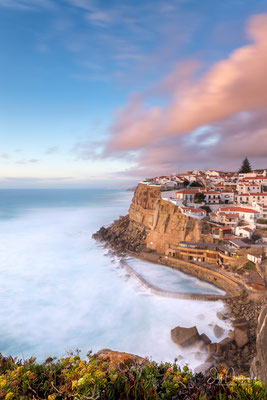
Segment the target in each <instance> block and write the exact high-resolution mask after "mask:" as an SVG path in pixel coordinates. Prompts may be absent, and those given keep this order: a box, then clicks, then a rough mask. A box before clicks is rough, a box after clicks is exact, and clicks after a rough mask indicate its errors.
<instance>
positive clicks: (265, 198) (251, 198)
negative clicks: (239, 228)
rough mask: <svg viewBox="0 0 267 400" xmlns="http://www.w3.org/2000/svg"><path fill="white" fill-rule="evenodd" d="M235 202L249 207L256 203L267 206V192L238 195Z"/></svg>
mask: <svg viewBox="0 0 267 400" xmlns="http://www.w3.org/2000/svg"><path fill="white" fill-rule="evenodd" d="M235 202H236V203H240V204H251V205H252V204H253V203H258V204H261V205H266V206H267V192H264V193H250V194H238V195H236V196H235Z"/></svg>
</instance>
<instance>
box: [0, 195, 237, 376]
mask: <svg viewBox="0 0 267 400" xmlns="http://www.w3.org/2000/svg"><path fill="white" fill-rule="evenodd" d="M131 197H132V193H131V192H125V191H119V190H93V189H92V190H63V189H62V190H61V189H58V190H0V352H1V353H2V354H4V355H12V356H17V357H19V358H23V357H24V358H29V357H31V356H34V357H37V358H38V360H40V361H42V360H44V359H45V358H46V357H48V356H57V357H60V356H64V355H65V354H66V352H69V351H75V350H76V349H78V350H81V354H82V356H83V357H85V356H86V354H87V352H88V351H89V350H92V351H93V352H96V351H98V350H100V349H102V348H110V349H113V350H118V351H126V352H131V353H135V354H138V355H140V356H147V357H151V358H152V359H154V360H156V361H173V360H174V358H175V357H177V356H179V355H180V356H182V357H183V359H182V360H181V363H182V364H185V363H188V364H189V366H191V367H192V368H193V367H194V366H196V365H197V364H199V361H196V360H195V357H194V349H186V350H181V349H179V348H178V347H177V346H176V345H175V344H174V343H173V342H172V341H171V337H170V330H171V329H172V328H174V327H175V326H177V325H180V326H185V327H191V326H193V325H196V326H197V327H198V330H199V333H203V332H204V333H206V334H207V335H208V336H209V337H210V338H211V339H212V340H215V336H214V332H213V326H214V325H215V324H216V323H218V324H219V325H220V326H222V327H223V328H224V329H225V335H226V332H227V329H229V324H227V322H225V321H220V320H218V318H217V316H216V313H217V311H221V310H222V309H223V303H222V302H220V301H219V302H202V301H189V300H178V299H169V298H163V297H158V296H156V295H152V294H150V293H148V292H147V291H146V290H145V289H144V288H143V287H142V286H141V285H140V284H138V283H137V282H136V281H135V279H134V278H131V277H129V275H128V274H127V273H126V272H125V270H124V269H123V268H121V267H120V263H119V260H118V259H117V257H116V256H114V255H112V254H111V253H110V252H109V251H108V249H106V248H105V247H104V246H103V244H100V243H98V242H96V241H95V240H93V239H92V238H91V235H92V234H93V233H94V232H95V231H96V230H98V229H99V228H100V227H101V226H102V225H108V224H110V223H111V222H112V221H113V220H114V219H115V218H117V217H119V216H120V215H124V214H126V213H127V210H128V208H129V205H130V201H131ZM134 264H135V267H136V268H137V269H138V272H139V273H141V274H142V272H143V273H144V276H145V278H146V280H148V281H149V280H150V279H151V283H153V284H156V285H157V283H158V284H160V282H161V283H162V284H163V285H164V288H168V287H169V288H170V290H172V291H173V290H176V289H177V291H181V290H183V291H185V292H186V291H187V292H192V291H193V290H194V289H195V290H196V292H197V293H220V290H219V289H217V288H216V287H214V286H212V285H209V284H206V283H203V281H200V280H198V279H197V278H193V277H189V276H188V275H185V274H181V273H179V272H178V271H172V273H173V272H174V273H175V274H174V275H170V270H169V269H168V268H166V269H164V267H160V268H159V269H157V268H156V267H157V266H152V267H151V265H150V264H147V263H144V262H143V261H134Z"/></svg>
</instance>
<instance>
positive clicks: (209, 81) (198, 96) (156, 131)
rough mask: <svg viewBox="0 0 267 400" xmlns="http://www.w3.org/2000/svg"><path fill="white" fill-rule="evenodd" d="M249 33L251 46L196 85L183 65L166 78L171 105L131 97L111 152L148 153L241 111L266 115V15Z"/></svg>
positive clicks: (255, 18)
mask: <svg viewBox="0 0 267 400" xmlns="http://www.w3.org/2000/svg"><path fill="white" fill-rule="evenodd" d="M247 34H248V38H249V40H250V41H251V44H249V45H246V46H243V47H240V48H238V49H236V50H235V51H233V52H232V53H231V54H230V55H229V57H228V58H227V59H225V60H222V61H220V62H217V63H215V64H214V65H213V66H212V67H211V68H210V70H209V71H208V72H206V73H205V74H204V75H202V76H201V77H200V78H199V79H198V80H197V81H196V80H195V81H193V82H192V79H191V81H190V79H189V78H188V73H187V72H188V71H189V67H188V66H184V65H183V66H182V67H181V66H180V67H179V69H177V70H176V71H174V73H173V74H172V77H170V78H168V77H167V78H166V79H165V80H164V81H163V82H162V83H161V84H160V85H159V86H161V87H162V90H164V87H165V88H166V91H168V92H171V94H170V95H169V97H168V102H167V105H165V106H154V107H150V108H148V107H145V105H144V97H145V94H143V95H135V96H133V97H131V98H130V101H129V102H128V104H127V105H126V106H125V107H124V108H123V109H121V110H119V111H118V113H117V115H116V118H115V122H114V124H113V126H112V136H111V139H110V141H109V143H108V146H107V149H108V151H109V152H115V151H127V150H131V149H144V148H146V147H147V146H151V145H152V144H154V143H156V142H157V141H158V140H160V139H162V138H166V137H171V136H175V137H176V136H181V135H185V134H186V133H189V132H191V131H193V130H195V129H197V128H199V127H202V126H205V125H214V124H215V125H216V124H218V123H222V121H227V120H230V119H231V118H233V117H234V116H236V115H238V114H239V113H241V112H254V111H256V110H261V112H262V113H265V112H266V107H267V79H266V70H267V14H261V15H256V16H253V17H252V18H251V19H250V21H249V23H248V26H247ZM191 68H192V67H191ZM170 82H171V89H170ZM148 100H149V99H148ZM262 110H263V111H262ZM261 137H264V134H262V135H261Z"/></svg>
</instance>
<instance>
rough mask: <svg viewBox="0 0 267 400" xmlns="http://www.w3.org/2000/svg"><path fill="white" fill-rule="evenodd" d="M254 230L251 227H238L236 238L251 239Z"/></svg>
mask: <svg viewBox="0 0 267 400" xmlns="http://www.w3.org/2000/svg"><path fill="white" fill-rule="evenodd" d="M253 232H254V230H253V229H251V228H250V227H249V226H237V227H236V228H235V234H236V236H239V237H243V238H247V239H251V237H252V235H253Z"/></svg>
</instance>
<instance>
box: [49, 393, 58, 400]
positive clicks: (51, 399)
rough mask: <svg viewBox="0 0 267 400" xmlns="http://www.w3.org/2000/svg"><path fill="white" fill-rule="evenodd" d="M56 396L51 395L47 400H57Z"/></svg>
mask: <svg viewBox="0 0 267 400" xmlns="http://www.w3.org/2000/svg"><path fill="white" fill-rule="evenodd" d="M55 399H56V396H55V395H54V394H50V395H49V396H48V398H47V400H55Z"/></svg>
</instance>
